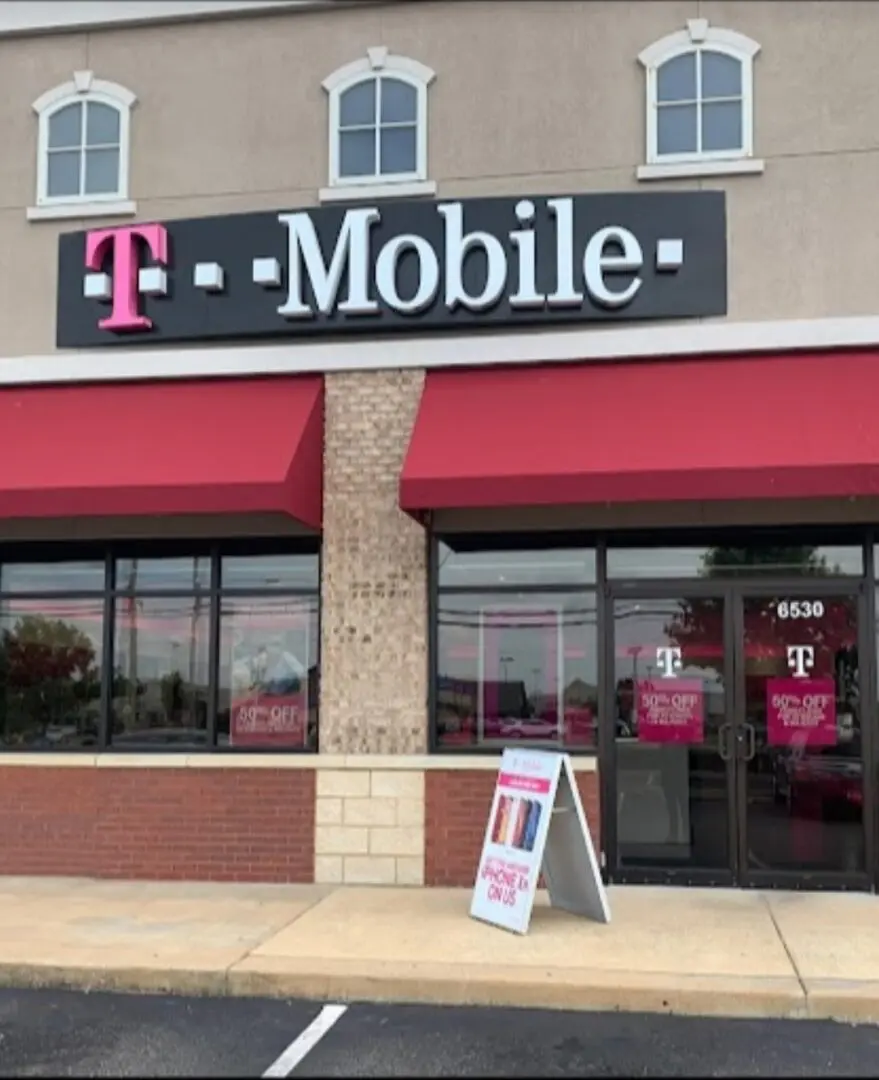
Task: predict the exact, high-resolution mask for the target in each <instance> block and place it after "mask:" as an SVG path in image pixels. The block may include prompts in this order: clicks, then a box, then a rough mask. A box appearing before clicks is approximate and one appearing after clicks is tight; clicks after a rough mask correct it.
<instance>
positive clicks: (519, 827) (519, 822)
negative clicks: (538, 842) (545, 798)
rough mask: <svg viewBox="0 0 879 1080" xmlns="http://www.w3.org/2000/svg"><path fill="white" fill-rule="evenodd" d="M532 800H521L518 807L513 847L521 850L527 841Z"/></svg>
mask: <svg viewBox="0 0 879 1080" xmlns="http://www.w3.org/2000/svg"><path fill="white" fill-rule="evenodd" d="M529 802H530V799H520V800H519V805H518V806H517V807H516V827H515V829H514V830H513V839H512V846H513V847H514V848H521V847H522V842H523V840H524V839H525V827H526V825H527V824H528V804H529Z"/></svg>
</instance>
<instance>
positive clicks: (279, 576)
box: [220, 552, 318, 592]
mask: <svg viewBox="0 0 879 1080" xmlns="http://www.w3.org/2000/svg"><path fill="white" fill-rule="evenodd" d="M220 576H221V583H222V587H223V588H224V589H294V590H299V589H303V590H306V591H308V592H312V591H314V590H315V589H316V588H317V581H318V557H317V553H316V552H315V553H313V554H312V553H309V554H304V555H302V554H289V553H286V552H285V553H284V554H280V555H226V556H224V558H223V559H222V561H221V570H220Z"/></svg>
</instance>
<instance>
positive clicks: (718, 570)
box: [607, 543, 864, 579]
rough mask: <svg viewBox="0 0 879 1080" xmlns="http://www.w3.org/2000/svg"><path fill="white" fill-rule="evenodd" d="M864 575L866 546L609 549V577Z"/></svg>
mask: <svg viewBox="0 0 879 1080" xmlns="http://www.w3.org/2000/svg"><path fill="white" fill-rule="evenodd" d="M863 572H864V552H863V549H862V548H861V547H860V546H855V545H850V546H845V547H842V546H827V545H820V546H819V545H815V544H788V545H783V544H761V543H756V544H749V545H747V546H742V547H735V546H729V545H708V546H704V547H679V548H674V547H659V546H657V547H654V548H609V549H608V552H607V576H608V577H609V578H620V579H622V578H731V577H760V576H766V577H830V576H833V575H837V576H840V575H841V576H845V575H859V574H863Z"/></svg>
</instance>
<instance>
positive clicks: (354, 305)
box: [278, 207, 381, 319]
mask: <svg viewBox="0 0 879 1080" xmlns="http://www.w3.org/2000/svg"><path fill="white" fill-rule="evenodd" d="M379 220H381V214H380V213H379V211H378V210H377V209H376V208H375V207H369V208H365V209H357V210H348V211H347V212H346V213H345V219H344V221H343V222H342V226H341V228H340V229H339V235H338V237H337V238H336V246H335V248H334V249H333V257H332V259H331V260H330V264H329V267H327V264H326V261H325V259H324V255H323V252H322V251H321V246H320V241H319V240H318V238H317V233H316V232H315V228H314V222H313V221H312V220H311V216H310V214H308V213H305V212H303V213H297V214H278V221H280V222H281V224H282V225H285V226H286V227H287V249H288V256H287V275H288V289H287V299H286V300H285V301H284V303H283V304H282V305H281V306H280V307H279V308H278V314H279V315H283V316H284V317H285V318H287V319H307V318H313V316H314V310H313V309H312V308H311V307H310V306H309V305H308V304H306V303H305V301H304V299H303V296H302V285H303V281H302V274H301V270H302V266H303V265H304V266H305V273H306V275H307V277H308V281H309V283H310V285H311V288H312V292H313V293H314V301H315V305H316V306H317V310H318V311H319V312H320V313H321V314H323V315H329V314H330V313H331V312H332V310H333V307H334V306H335V304H336V298H337V296H338V294H339V286H340V285H341V282H342V276H343V274H344V272H345V269H346V267H347V270H348V299H347V300H344V301H342V303H341V304H339V305H338V310H339V311H341V312H343V313H345V314H349V315H369V314H373V313H376V312H378V309H379V308H378V303H377V302H376V301H375V300H370V298H369V231H370V229H371V227H372V226H373V225H374V224H375V223H376V222H377V221H379Z"/></svg>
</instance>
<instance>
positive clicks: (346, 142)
mask: <svg viewBox="0 0 879 1080" xmlns="http://www.w3.org/2000/svg"><path fill="white" fill-rule="evenodd" d="M339 175H340V176H374V175H375V132H374V131H341V132H339Z"/></svg>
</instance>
